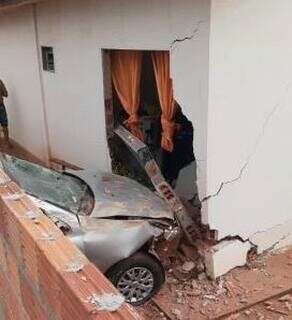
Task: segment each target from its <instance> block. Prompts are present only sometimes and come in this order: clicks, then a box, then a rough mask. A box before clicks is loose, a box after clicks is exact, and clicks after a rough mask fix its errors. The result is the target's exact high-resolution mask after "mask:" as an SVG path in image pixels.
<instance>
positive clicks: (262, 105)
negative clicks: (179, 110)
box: [203, 0, 292, 252]
mask: <svg viewBox="0 0 292 320" xmlns="http://www.w3.org/2000/svg"><path fill="white" fill-rule="evenodd" d="M291 10H292V3H291V1H289V0H281V1H279V3H277V4H275V2H274V1H273V0H260V1H259V0H247V1H241V0H236V1H230V0H224V1H222V0H220V1H219V0H213V1H212V5H211V27H210V29H211V30H210V73H209V106H208V108H209V110H208V146H207V148H208V151H207V176H208V183H207V192H206V194H205V195H204V197H203V198H204V210H203V213H204V216H203V220H204V222H205V223H208V224H209V225H210V227H211V228H212V229H216V230H218V234H219V239H222V238H225V237H227V236H240V237H241V238H243V239H244V240H247V239H249V240H250V241H251V242H252V243H253V244H255V245H256V246H257V247H258V251H259V252H262V251H264V250H267V249H270V248H274V247H282V246H284V245H289V244H292V237H291V235H290V233H292V224H291V217H292V216H291V211H292V197H291V190H292V188H291V181H292V169H291V163H292V162H291V161H292V152H291V150H290V146H291V138H290V136H291V121H292V109H291V107H290V105H291V102H292V63H291V53H292V45H291V40H290V39H291V36H292V28H291V14H290V13H291Z"/></svg>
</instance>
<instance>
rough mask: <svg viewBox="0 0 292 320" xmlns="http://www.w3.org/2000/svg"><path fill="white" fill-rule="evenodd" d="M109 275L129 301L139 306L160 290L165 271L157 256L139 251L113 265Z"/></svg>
mask: <svg viewBox="0 0 292 320" xmlns="http://www.w3.org/2000/svg"><path fill="white" fill-rule="evenodd" d="M107 277H108V278H109V279H110V280H111V282H112V283H113V285H114V286H115V287H116V288H117V289H118V290H119V291H120V292H121V294H122V295H123V296H124V297H125V298H126V301H127V302H128V303H130V304H132V305H134V306H139V305H142V304H143V303H145V302H146V301H147V300H149V299H150V298H151V297H152V296H153V295H155V294H156V293H157V292H158V291H159V289H160V288H161V286H162V284H163V283H164V280H165V272H164V269H163V267H162V265H161V263H160V262H159V261H158V260H157V258H155V257H154V256H152V255H150V254H147V253H144V252H138V253H136V254H134V255H133V256H131V257H129V258H127V259H124V260H122V261H120V262H118V263H117V264H115V265H114V266H113V267H111V268H110V270H109V271H108V272H107Z"/></svg>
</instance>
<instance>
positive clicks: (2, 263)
mask: <svg viewBox="0 0 292 320" xmlns="http://www.w3.org/2000/svg"><path fill="white" fill-rule="evenodd" d="M1 268H2V270H3V271H6V268H7V264H6V248H5V242H4V239H3V237H2V236H1V235H0V269H1Z"/></svg>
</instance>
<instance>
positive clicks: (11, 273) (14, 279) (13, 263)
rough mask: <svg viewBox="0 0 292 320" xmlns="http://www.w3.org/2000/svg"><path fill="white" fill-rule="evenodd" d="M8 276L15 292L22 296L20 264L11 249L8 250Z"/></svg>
mask: <svg viewBox="0 0 292 320" xmlns="http://www.w3.org/2000/svg"><path fill="white" fill-rule="evenodd" d="M7 276H8V280H9V282H10V286H11V287H12V288H13V290H14V291H15V294H16V295H17V296H20V281H19V271H18V264H17V260H16V258H15V256H14V255H13V253H12V252H11V251H10V250H8V251H7Z"/></svg>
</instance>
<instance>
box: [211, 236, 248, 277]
mask: <svg viewBox="0 0 292 320" xmlns="http://www.w3.org/2000/svg"><path fill="white" fill-rule="evenodd" d="M250 249H251V245H250V243H248V242H241V241H239V240H226V241H222V242H220V243H218V244H217V245H215V246H214V247H212V248H210V249H209V250H208V251H206V253H205V264H206V270H207V274H208V276H209V277H211V278H212V279H216V278H217V277H219V276H222V275H224V274H225V273H227V272H228V271H230V270H232V269H234V268H235V267H239V266H244V265H245V264H246V257H247V253H248V251H249V250H250Z"/></svg>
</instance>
